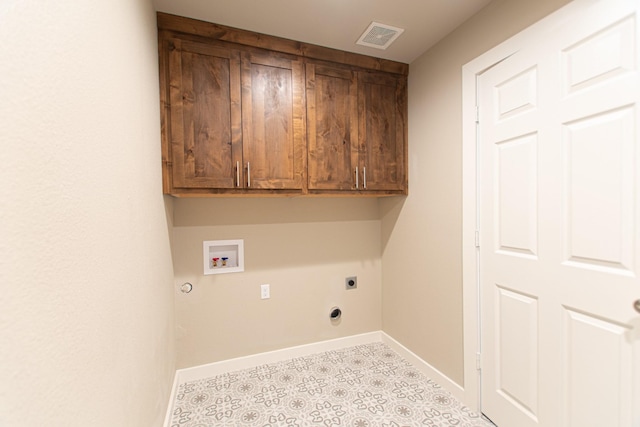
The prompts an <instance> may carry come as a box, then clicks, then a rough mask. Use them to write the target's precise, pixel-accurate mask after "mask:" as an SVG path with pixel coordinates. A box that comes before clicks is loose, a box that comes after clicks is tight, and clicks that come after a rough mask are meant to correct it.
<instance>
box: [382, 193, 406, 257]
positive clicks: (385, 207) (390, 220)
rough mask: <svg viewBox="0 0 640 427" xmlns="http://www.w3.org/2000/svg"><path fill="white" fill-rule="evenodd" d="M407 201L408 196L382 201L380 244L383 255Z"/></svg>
mask: <svg viewBox="0 0 640 427" xmlns="http://www.w3.org/2000/svg"><path fill="white" fill-rule="evenodd" d="M406 201H407V197H406V196H403V197H388V198H384V199H380V202H379V216H380V220H381V222H382V223H381V225H380V244H381V246H382V253H384V251H385V249H386V248H387V244H388V243H389V239H390V238H391V235H392V234H393V229H394V228H395V226H396V223H397V222H398V218H399V217H400V213H401V212H402V208H403V207H404V204H405V202H406Z"/></svg>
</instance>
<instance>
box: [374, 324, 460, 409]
mask: <svg viewBox="0 0 640 427" xmlns="http://www.w3.org/2000/svg"><path fill="white" fill-rule="evenodd" d="M380 335H381V337H382V342H383V343H385V344H386V345H388V346H389V347H390V348H391V349H392V350H393V351H395V352H396V353H398V354H399V355H400V356H402V357H403V358H405V359H406V360H407V362H409V363H411V364H412V365H413V366H415V367H416V368H417V369H418V370H419V371H420V372H422V373H423V374H424V375H425V376H426V377H427V378H430V379H432V380H433V381H435V382H437V383H438V384H439V385H440V386H442V388H444V389H445V390H446V391H448V392H449V393H451V394H452V395H453V396H454V397H455V398H456V399H458V400H459V401H461V402H463V403H464V404H466V403H465V395H464V388H462V387H461V386H460V385H459V384H458V383H456V382H454V381H453V380H452V379H451V378H449V377H448V376H446V375H445V374H443V373H442V372H440V371H439V370H437V369H436V368H434V367H433V366H431V365H430V364H428V363H427V362H425V361H424V360H422V359H421V358H420V357H419V356H418V355H417V354H415V353H414V352H412V351H411V350H409V349H408V348H407V347H405V346H403V345H402V344H400V343H399V342H398V341H396V340H395V339H393V338H391V337H390V336H389V335H387V334H386V333H384V332H382V331H380Z"/></svg>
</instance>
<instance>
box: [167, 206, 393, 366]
mask: <svg viewBox="0 0 640 427" xmlns="http://www.w3.org/2000/svg"><path fill="white" fill-rule="evenodd" d="M378 216H379V215H378V204H377V200H376V199H347V198H344V199H330V198H322V199H295V198H293V199H209V200H206V199H177V200H175V229H174V235H173V242H174V244H173V259H174V269H175V276H176V280H175V281H176V283H175V284H176V287H175V295H176V324H177V331H178V332H177V335H178V336H177V338H178V367H188V366H195V365H200V364H205V363H211V362H215V361H219V360H225V359H229V358H234V357H239V356H246V355H250V354H255V353H260V352H265V351H270V350H276V349H281V348H286V347H291V346H296V345H301V344H307V343H313V342H317V341H323V340H327V339H333V338H339V337H344V336H349V335H355V334H360V333H365V332H370V331H377V330H380V329H381V327H382V325H381V302H380V293H381V282H380V278H381V265H380V253H381V250H380V221H379V219H378ZM226 239H244V246H245V271H244V272H242V273H229V274H218V275H207V276H204V275H203V271H202V270H203V259H202V257H203V255H202V242H203V241H204V240H226ZM352 275H355V276H357V277H358V288H357V289H353V290H348V291H347V290H345V286H344V280H345V277H347V276H352ZM185 281H188V282H190V283H192V284H193V285H194V288H193V291H192V292H191V293H189V294H183V293H181V292H179V290H178V287H179V286H180V285H181V284H182V283H184V282H185ZM263 283H268V284H270V285H271V298H270V299H268V300H261V299H260V285H261V284H263ZM333 306H339V307H340V308H341V309H342V311H343V315H342V319H341V322H340V323H339V324H333V323H332V322H330V320H329V312H330V309H331V308H332V307H333Z"/></svg>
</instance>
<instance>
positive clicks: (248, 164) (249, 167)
mask: <svg viewBox="0 0 640 427" xmlns="http://www.w3.org/2000/svg"><path fill="white" fill-rule="evenodd" d="M247 187H251V164H250V163H249V162H247Z"/></svg>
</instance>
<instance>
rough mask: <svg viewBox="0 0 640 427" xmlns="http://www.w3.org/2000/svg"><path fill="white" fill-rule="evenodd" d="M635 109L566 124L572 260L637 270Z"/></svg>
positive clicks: (569, 252) (569, 255)
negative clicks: (635, 262) (634, 216)
mask: <svg viewBox="0 0 640 427" xmlns="http://www.w3.org/2000/svg"><path fill="white" fill-rule="evenodd" d="M635 114H636V112H635V109H634V108H631V107H624V108H621V109H618V110H615V111H608V112H603V113H601V114H598V115H595V116H591V117H587V118H585V119H582V120H578V121H575V122H573V123H569V124H566V125H565V126H564V135H563V138H564V146H565V164H564V172H565V173H564V176H565V185H564V189H565V194H564V199H565V209H564V212H565V239H566V241H565V244H564V247H565V249H566V254H565V256H566V260H567V261H570V262H571V265H574V266H582V267H608V268H613V269H616V270H621V272H625V271H626V272H628V273H631V272H633V271H634V265H633V255H634V254H633V248H634V236H633V227H634V218H633V205H634V201H635V200H634V197H635V196H634V195H635V193H636V190H637V189H636V186H637V184H636V180H635V179H634V172H633V171H634V151H635V136H634V131H635V129H634V115H635ZM594 212H598V213H599V214H598V215H594Z"/></svg>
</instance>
